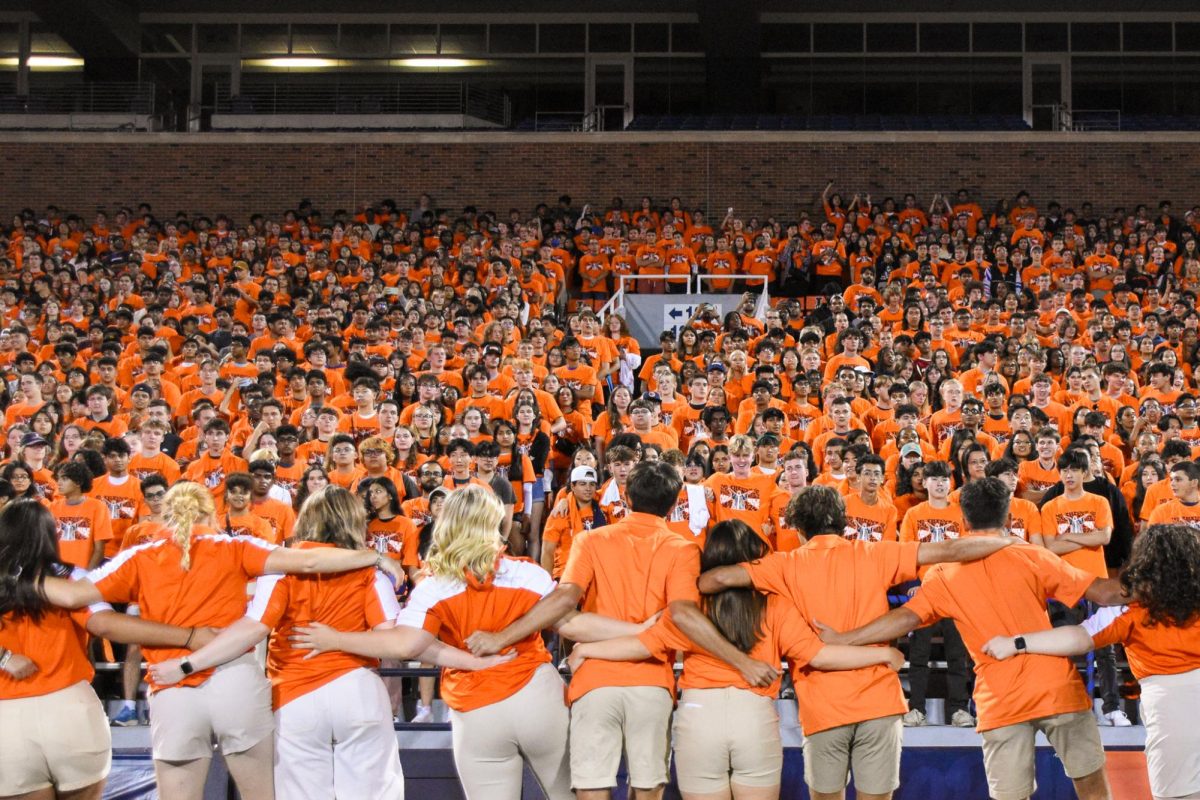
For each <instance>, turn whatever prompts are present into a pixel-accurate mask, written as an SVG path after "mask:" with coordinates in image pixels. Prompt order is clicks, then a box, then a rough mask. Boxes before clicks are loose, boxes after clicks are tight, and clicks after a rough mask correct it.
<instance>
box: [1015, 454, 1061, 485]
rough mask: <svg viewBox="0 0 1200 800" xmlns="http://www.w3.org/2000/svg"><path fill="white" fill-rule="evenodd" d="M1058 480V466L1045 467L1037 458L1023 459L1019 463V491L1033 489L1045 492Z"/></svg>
mask: <svg viewBox="0 0 1200 800" xmlns="http://www.w3.org/2000/svg"><path fill="white" fill-rule="evenodd" d="M1058 481H1059V477H1058V467H1057V466H1055V467H1054V468H1053V469H1045V468H1044V467H1042V465H1041V464H1039V463H1038V462H1037V460H1036V459H1035V460H1033V461H1022V462H1021V463H1020V464H1018V465H1017V484H1018V486H1017V491H1023V490H1025V489H1032V490H1033V491H1035V492H1044V491H1046V490H1047V489H1049V488H1050V487H1051V486H1053V485H1054V484H1056V483H1058Z"/></svg>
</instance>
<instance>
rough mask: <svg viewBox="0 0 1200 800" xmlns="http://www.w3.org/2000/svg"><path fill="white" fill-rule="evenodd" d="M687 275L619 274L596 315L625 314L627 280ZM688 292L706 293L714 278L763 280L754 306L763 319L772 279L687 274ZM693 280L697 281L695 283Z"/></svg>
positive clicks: (671, 277)
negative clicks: (768, 287) (615, 284)
mask: <svg viewBox="0 0 1200 800" xmlns="http://www.w3.org/2000/svg"><path fill="white" fill-rule="evenodd" d="M682 277H685V276H683V275H670V274H662V275H618V276H617V290H616V291H615V292H613V296H612V297H610V298H609V299H608V302H607V303H605V304H604V305H603V306H601V308H600V310H599V311H597V312H596V316H598V317H599V318H600V321H601V322H603V321H604V320H605V318H606V317H607V316H608V315H609V314H614V313H616V314H623V313H624V312H625V282H626V281H629V282H630V283H633V282H635V281H669V280H676V281H677V280H679V279H680V278H682ZM686 278H687V289H686V290H685V292H686V294H704V282H705V281H714V280H718V281H719V280H725V281H733V280H736V281H761V282H762V292H761V293H760V294H759V296H758V303H757V304H756V305H755V307H754V316H755V317H757V318H758V319H763V318H764V317H765V316H766V313H767V308H768V307H769V306H770V303H771V296H770V293H769V292H768V291H767V285H768V283H769V282H770V279H769V278H768V276H766V275H730V274H727V273H702V274H701V273H698V274H696V275H687V276H686ZM693 281H695V283H694V284H693Z"/></svg>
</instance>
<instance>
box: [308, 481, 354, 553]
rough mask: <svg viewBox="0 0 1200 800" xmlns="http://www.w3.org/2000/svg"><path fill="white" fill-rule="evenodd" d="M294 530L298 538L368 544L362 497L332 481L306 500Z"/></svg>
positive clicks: (350, 546) (344, 544) (350, 545)
mask: <svg viewBox="0 0 1200 800" xmlns="http://www.w3.org/2000/svg"><path fill="white" fill-rule="evenodd" d="M292 530H293V531H294V537H295V538H296V539H297V540H298V541H302V542H325V543H327V544H332V545H335V546H337V547H344V548H346V549H348V550H363V549H365V548H366V546H367V544H366V532H367V512H366V509H365V508H363V504H362V501H360V500H358V499H357V498H356V497H355V496H354V495H352V494H350V492H348V491H346V490H345V489H343V488H342V487H341V486H335V485H333V484H330V485H329V486H326V487H324V488H322V489H320V490H318V491H317V492H315V493H314V494H312V495H309V497H308V499H306V500H305V501H304V505H302V506H300V513H299V514H298V515H296V524H295V527H294V528H293V529H292Z"/></svg>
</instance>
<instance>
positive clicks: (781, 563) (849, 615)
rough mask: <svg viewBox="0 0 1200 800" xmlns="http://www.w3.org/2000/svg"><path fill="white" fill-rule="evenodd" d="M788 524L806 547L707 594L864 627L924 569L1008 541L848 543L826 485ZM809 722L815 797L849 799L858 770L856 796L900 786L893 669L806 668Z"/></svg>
mask: <svg viewBox="0 0 1200 800" xmlns="http://www.w3.org/2000/svg"><path fill="white" fill-rule="evenodd" d="M787 520H788V523H789V524H790V525H791V526H792V527H793V528H794V529H796V530H797V531H799V533H800V534H801V535H802V536H804V537H806V538H807V540H808V541H807V542H806V543H805V544H803V545H801V546H800V547H799V548H797V549H795V550H792V551H790V552H787V553H772V554H771V555H769V556H767V557H765V558H762V559H759V560H757V561H751V562H746V563H742V564H738V565H736V566H727V567H718V568H716V569H711V570H708V571H706V572H705V573H704V574H703V575H702V576H701V577H700V582H699V588H700V591H701V592H703V593H705V594H712V593H715V592H720V591H724V590H725V589H728V588H733V587H751V586H752V587H754V588H755V589H758V590H759V591H763V592H767V593H769V594H776V595H780V596H782V597H784V598H786V599H787V600H788V601H789V602H790V603H791V604H792V605H793V606H794V607H795V608H796V609H798V610H799V612H800V616H801V618H803V619H805V620H812V619H824V617H825V616H826V615H829V616H832V617H835V618H837V619H838V620H845V622H843V623H842V624H843V625H845V626H846V627H854V625H858V624H862V623H863V622H866V621H868V620H871V619H874V618H875V617H877V616H879V615H880V614H882V613H884V612H885V611H886V610H887V590H888V587H890V586H895V585H896V584H898V583H905V582H907V581H913V580H916V578H917V570H918V567H920V566H922V565H925V564H936V563H939V562H941V561H963V560H969V559H973V558H982V557H983V556H986V555H988V554H989V553H992V552H995V551H996V550H998V549H1001V548H1003V547H1007V546H1008V545H1009V544H1010V542H1008V541H1003V540H984V539H976V540H970V539H958V540H955V541H941V542H932V541H930V542H863V541H858V540H853V541H852V540H849V539H846V538H845V536H844V533H845V530H846V506H845V503H843V502H842V498H841V497H840V496H839V495H838V493H837V492H836V491H835V490H834V489H831V488H829V487H825V486H808V487H805V488H803V489H800V490H799V491H798V492H796V494H795V495H794V496H793V497H792V500H791V502H790V503H789V504H788V507H787ZM796 701H797V704H798V705H799V711H800V722H801V725H802V727H803V728H804V733H805V739H804V765H805V766H804V780H805V782H806V783H807V784H808V788H809V792H810V793H811V794H812V796H813V798H814V800H841V798H843V797H844V796H845V790H846V784H847V777H848V776H849V775H850V774H851V773H853V775H854V786H855V790H856V791H857V793H858V795H857V796H858V797H859V798H862V799H863V800H888V798H890V797H891V796H892V793H893V792H894V791H895V790H896V788H897V787H898V786H899V785H900V746H901V741H902V738H903V732H902V726H901V723H900V718H901V716H902V715H903V714H904V713H905V712H906V711H907V710H908V704H907V703H906V702H905V701H904V692H903V690H902V689H901V688H900V680H899V678H897V677H896V674H895V672H893V671H891V670H889V669H887V668H886V667H879V666H875V667H867V668H865V669H858V670H853V671H848V672H820V671H813V670H808V669H806V670H804V671H802V672H801V680H799V681H797V682H796Z"/></svg>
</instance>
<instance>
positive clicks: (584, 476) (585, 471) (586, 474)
mask: <svg viewBox="0 0 1200 800" xmlns="http://www.w3.org/2000/svg"><path fill="white" fill-rule="evenodd" d="M579 481H591V482H592V483H596V470H594V469H592V468H591V467H576V468H575V469H573V470H571V483H578V482H579Z"/></svg>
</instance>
